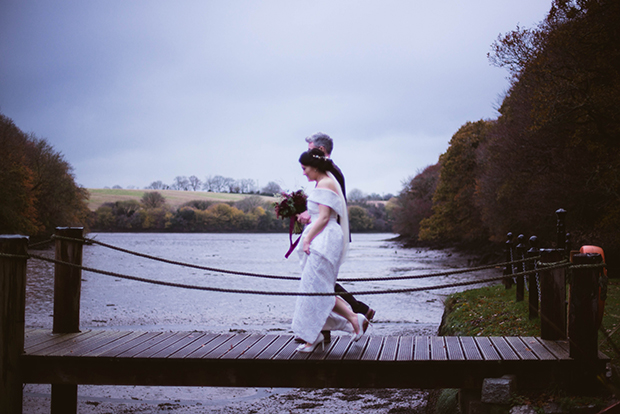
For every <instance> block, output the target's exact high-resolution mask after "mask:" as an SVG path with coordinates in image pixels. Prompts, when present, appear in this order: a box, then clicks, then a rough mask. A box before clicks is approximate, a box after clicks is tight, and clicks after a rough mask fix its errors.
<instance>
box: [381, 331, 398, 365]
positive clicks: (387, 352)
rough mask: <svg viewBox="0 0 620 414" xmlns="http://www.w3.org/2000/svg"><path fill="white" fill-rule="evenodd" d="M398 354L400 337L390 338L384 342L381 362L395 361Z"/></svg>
mask: <svg viewBox="0 0 620 414" xmlns="http://www.w3.org/2000/svg"><path fill="white" fill-rule="evenodd" d="M397 352H398V337H397V336H388V337H386V338H385V340H384V341H383V348H382V349H381V355H380V356H379V360H380V361H395V360H396V353H397Z"/></svg>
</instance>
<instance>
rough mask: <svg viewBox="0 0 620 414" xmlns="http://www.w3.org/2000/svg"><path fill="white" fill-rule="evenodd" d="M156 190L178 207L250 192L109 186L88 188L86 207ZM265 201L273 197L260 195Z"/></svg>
mask: <svg viewBox="0 0 620 414" xmlns="http://www.w3.org/2000/svg"><path fill="white" fill-rule="evenodd" d="M150 191H157V192H158V193H160V194H161V195H162V196H164V198H165V199H166V203H167V204H168V205H169V206H171V207H173V208H178V207H179V206H180V205H182V204H184V203H187V202H188V201H192V200H210V201H223V202H226V201H239V200H241V199H244V198H246V197H249V196H250V195H251V194H232V193H211V192H205V191H178V190H121V189H110V188H103V189H101V188H89V189H88V192H89V193H90V197H89V199H88V208H89V209H90V210H92V211H95V210H97V209H98V208H99V207H100V206H101V205H102V204H103V203H113V202H116V201H126V200H136V201H140V199H141V198H142V196H143V195H144V193H146V192H150ZM261 197H262V198H264V199H265V200H266V201H274V200H275V198H273V197H265V196H261Z"/></svg>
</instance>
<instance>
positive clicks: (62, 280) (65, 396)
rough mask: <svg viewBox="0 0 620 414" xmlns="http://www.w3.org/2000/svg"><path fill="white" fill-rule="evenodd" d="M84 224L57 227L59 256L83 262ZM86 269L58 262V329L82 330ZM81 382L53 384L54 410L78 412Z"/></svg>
mask: <svg viewBox="0 0 620 414" xmlns="http://www.w3.org/2000/svg"><path fill="white" fill-rule="evenodd" d="M83 232H84V229H83V228H82V227H73V228H71V227H58V228H56V236H60V237H59V238H57V239H56V260H60V261H63V262H67V263H73V264H77V265H82V246H83V243H82V241H72V240H65V239H63V237H64V238H72V239H78V240H81V239H82V238H83ZM81 287H82V270H81V269H79V268H76V267H73V266H69V265H63V264H56V265H55V270H54V329H53V332H54V333H73V332H79V331H80V294H81ZM77 392H78V386H77V384H52V406H51V408H52V409H51V412H52V414H71V413H77Z"/></svg>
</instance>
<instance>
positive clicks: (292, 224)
mask: <svg viewBox="0 0 620 414" xmlns="http://www.w3.org/2000/svg"><path fill="white" fill-rule="evenodd" d="M290 220H291V222H290V225H289V226H288V240H289V243H290V247H289V249H288V252H286V254H285V255H284V258H285V259H288V257H289V256H290V255H291V253H293V250H295V247H297V244H298V243H299V239H301V235H299V237H298V238H297V240H295V242H293V229H295V221H297V218H296V217H295V216H292V217H291V218H290Z"/></svg>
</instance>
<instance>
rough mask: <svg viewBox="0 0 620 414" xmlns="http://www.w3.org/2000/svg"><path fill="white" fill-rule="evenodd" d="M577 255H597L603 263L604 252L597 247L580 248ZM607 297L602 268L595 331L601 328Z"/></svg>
mask: <svg viewBox="0 0 620 414" xmlns="http://www.w3.org/2000/svg"><path fill="white" fill-rule="evenodd" d="M579 253H598V254H600V255H601V258H602V259H603V263H605V252H604V251H603V249H602V248H601V247H598V246H581V249H579ZM606 297H607V268H605V267H604V268H603V283H602V284H599V287H598V306H597V312H596V329H598V328H599V327H600V326H601V322H602V321H603V313H604V312H605V299H606Z"/></svg>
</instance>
